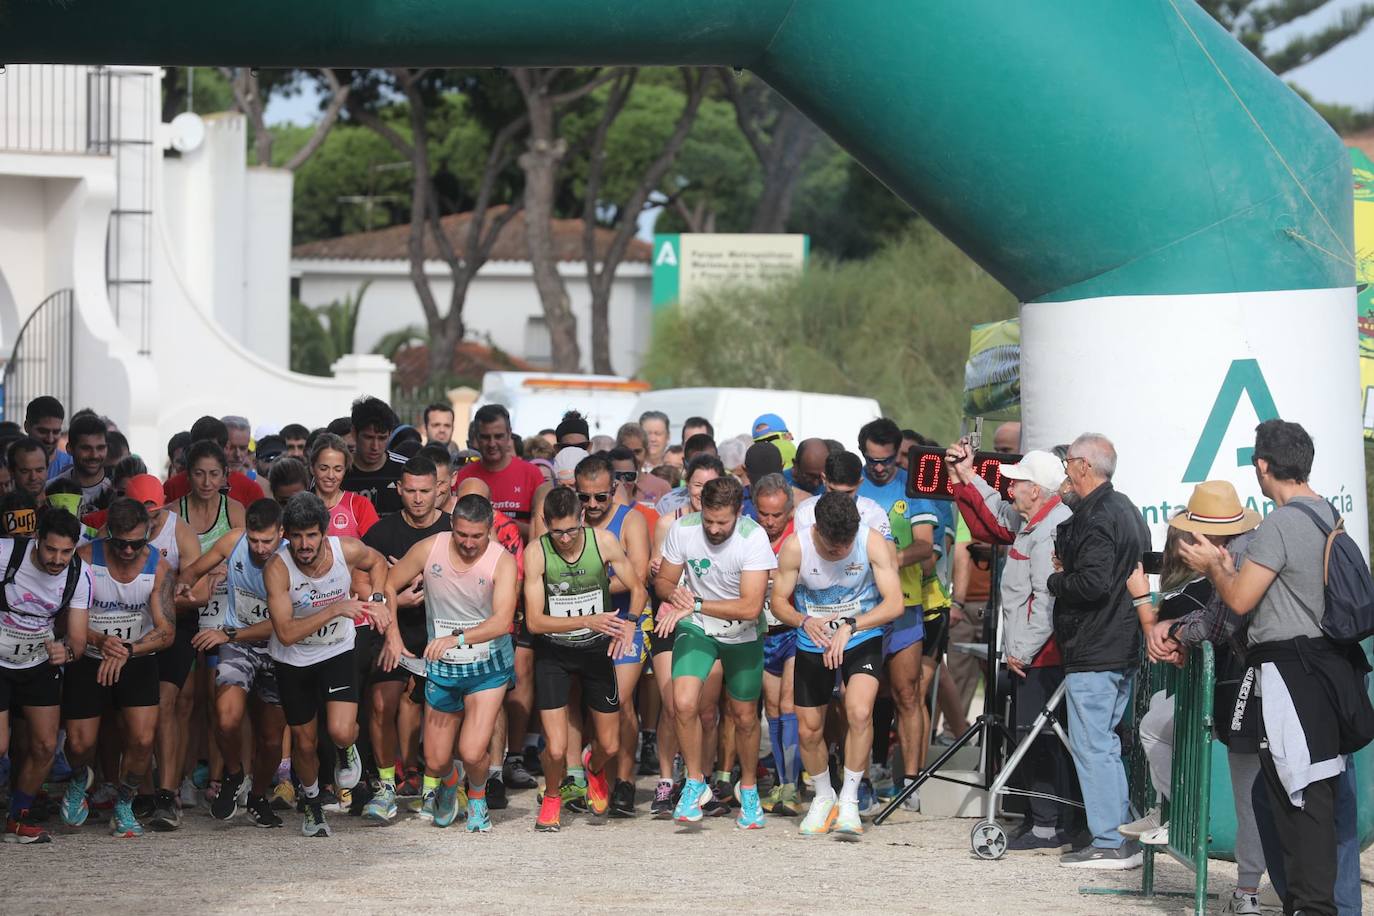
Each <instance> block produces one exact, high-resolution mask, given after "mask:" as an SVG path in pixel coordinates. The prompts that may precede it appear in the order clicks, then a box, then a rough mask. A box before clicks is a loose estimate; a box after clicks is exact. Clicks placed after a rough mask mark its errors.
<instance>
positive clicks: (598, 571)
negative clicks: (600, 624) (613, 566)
mask: <svg viewBox="0 0 1374 916" xmlns="http://www.w3.org/2000/svg"><path fill="white" fill-rule="evenodd" d="M539 546H540V547H541V548H542V549H543V551H544V596H545V602H544V613H545V614H548V615H549V616H551V617H589V616H591V615H592V614H602V613H605V612H606V611H608V610H610V608H611V577H610V575H609V574H608V573H607V572H606V563H605V561H604V560H602V559H601V550H600V549H599V548H598V547H597V546H596V531H595V529H592V528H583V529H582V553H581V554H579V555H578V557H577V559H576V560H572V561H568V560H565V559H563V557H562V555H560V554H559V552H558V550H557V548H555V547H554V546H553V541H552V540H550V538H549V535H547V534H546V535H544V536H543V537H541V538H540V539H539ZM543 638H544V639H547V640H548V641H549V642H554V643H558V644H560V645H565V646H578V647H586V646H598V645H601V646H604V645H605V644H606V642H607V641H608V640H609V639H610V637H608V636H606V635H605V634H604V633H598V632H596V631H595V630H592V629H589V628H586V627H584V628H582V629H580V630H572V631H570V632H567V633H547V634H544V636H543Z"/></svg>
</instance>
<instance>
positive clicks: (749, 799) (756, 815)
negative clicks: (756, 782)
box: [735, 786, 764, 830]
mask: <svg viewBox="0 0 1374 916" xmlns="http://www.w3.org/2000/svg"><path fill="white" fill-rule="evenodd" d="M735 826H736V827H738V828H740V829H741V830H762V829H763V827H764V817H763V808H762V807H760V805H759V787H758V786H750V787H749V788H747V789H743V788H742V789H740V790H739V817H737V818H735Z"/></svg>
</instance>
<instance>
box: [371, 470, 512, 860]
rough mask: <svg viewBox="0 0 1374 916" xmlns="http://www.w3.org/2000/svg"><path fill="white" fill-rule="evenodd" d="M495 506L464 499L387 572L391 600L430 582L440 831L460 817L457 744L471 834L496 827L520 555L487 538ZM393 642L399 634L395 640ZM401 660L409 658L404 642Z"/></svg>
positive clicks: (428, 663)
mask: <svg viewBox="0 0 1374 916" xmlns="http://www.w3.org/2000/svg"><path fill="white" fill-rule="evenodd" d="M493 517H494V515H493V511H492V505H491V502H490V501H489V500H487V499H486V498H484V497H481V496H475V495H474V496H464V497H463V498H462V499H460V500H458V502H457V504H456V505H455V506H454V508H453V516H452V526H451V527H452V530H451V531H449V532H444V533H441V534H435V535H433V536H431V537H428V538H425V539H424V540H423V541H420V542H419V543H417V544H415V545H414V546H413V547H411V548H410V550H409V551H408V552H407V553H406V554H405V556H404V557H402V558H401V559H400V560H399V561H397V563H396V565H394V566H393V567H391V571H390V573H389V574H388V575H387V583H386V592H387V599H388V600H391V599H392V598H393V597H395V595H396V591H395V590H396V588H397V587H400V588H402V589H405V588H409V587H411V584H412V583H413V582H414V580H415V578H416V577H417V576H418V577H422V579H423V582H424V606H425V625H426V630H427V635H428V637H429V641H428V643H427V645H426V646H425V649H424V659H425V788H426V791H429V790H433V792H434V821H433V823H434V826H435V827H447V826H449V825H450V824H452V823H453V821H454V820H455V819H456V818H457V816H458V807H459V806H458V769H457V767H455V766H454V764H453V747H454V739H455V738H456V739H457V745H458V756H459V758H460V759H461V760H462V761H463V769H464V771H465V772H466V774H467V779H468V817H467V829H468V832H470V833H479V832H480V833H486V832H487V831H489V830H491V816H490V814H489V813H488V810H487V798H486V794H487V792H486V787H487V776H488V773H489V772H490V769H491V761H492V754H491V739H492V729H493V727H494V726H495V724H496V718H497V716H498V715H500V713H501V703H502V700H503V699H504V698H505V695H506V688H508V687H510V685H511V684H512V683H514V681H515V651H514V647H513V645H512V643H511V638H510V630H511V624H512V623H513V622H514V620H515V596H516V591H517V586H516V569H515V558H514V557H512V556H511V555H510V554H509V553H507V552H506V550H505V548H503V547H502V546H501V545H500V544H498V543H497V542H496V541H495V540H494V539H493V538H492V537H491V525H492V520H493ZM393 644H394V638H393ZM402 652H403V654H406V655H409V654H411V653H410V652H409V650H408V649H406V648H405V647H404V646H402Z"/></svg>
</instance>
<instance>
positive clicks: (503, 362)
mask: <svg viewBox="0 0 1374 916" xmlns="http://www.w3.org/2000/svg"><path fill="white" fill-rule="evenodd" d="M391 361H392V362H393V363H395V364H396V372H395V374H394V375H393V377H392V381H393V384H395V385H396V386H397V387H398V388H402V389H407V388H408V389H415V388H422V387H424V386H426V385H428V384H429V347H428V346H427V345H426V344H422V343H416V344H408V345H406V346H404V347H401V349H399V350H397V351H396V354H395V355H394V356H392V357H391ZM503 370H505V371H510V372H535V371H538V367H537V366H534V365H531V364H530V363H527V362H525V361H524V360H523V359H519V358H517V357H514V356H511V355H510V354H509V353H505V352H503V351H501V350H497V349H495V348H493V347H489V346H487V345H486V344H482V343H478V342H477V341H475V340H465V341H462V342H461V343H459V344H458V346H456V347H454V348H453V359H452V361H451V362H450V363H449V371H450V372H451V373H452V374H453V375H454V376H456V377H457V378H460V379H475V380H480V379H481V378H482V375H483V374H484V373H487V372H500V371H503Z"/></svg>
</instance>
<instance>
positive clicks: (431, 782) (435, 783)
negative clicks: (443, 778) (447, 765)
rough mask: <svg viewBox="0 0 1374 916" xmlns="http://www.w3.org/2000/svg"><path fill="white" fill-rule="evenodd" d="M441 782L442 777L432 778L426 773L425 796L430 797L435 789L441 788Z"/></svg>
mask: <svg viewBox="0 0 1374 916" xmlns="http://www.w3.org/2000/svg"><path fill="white" fill-rule="evenodd" d="M439 782H440V777H438V776H431V775H429V774H428V773H426V774H425V780H424V785H425V789H424V791H425V794H426V795H428V794H429V793H431V792H433V791H434V790H435V789H437V788H439Z"/></svg>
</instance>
